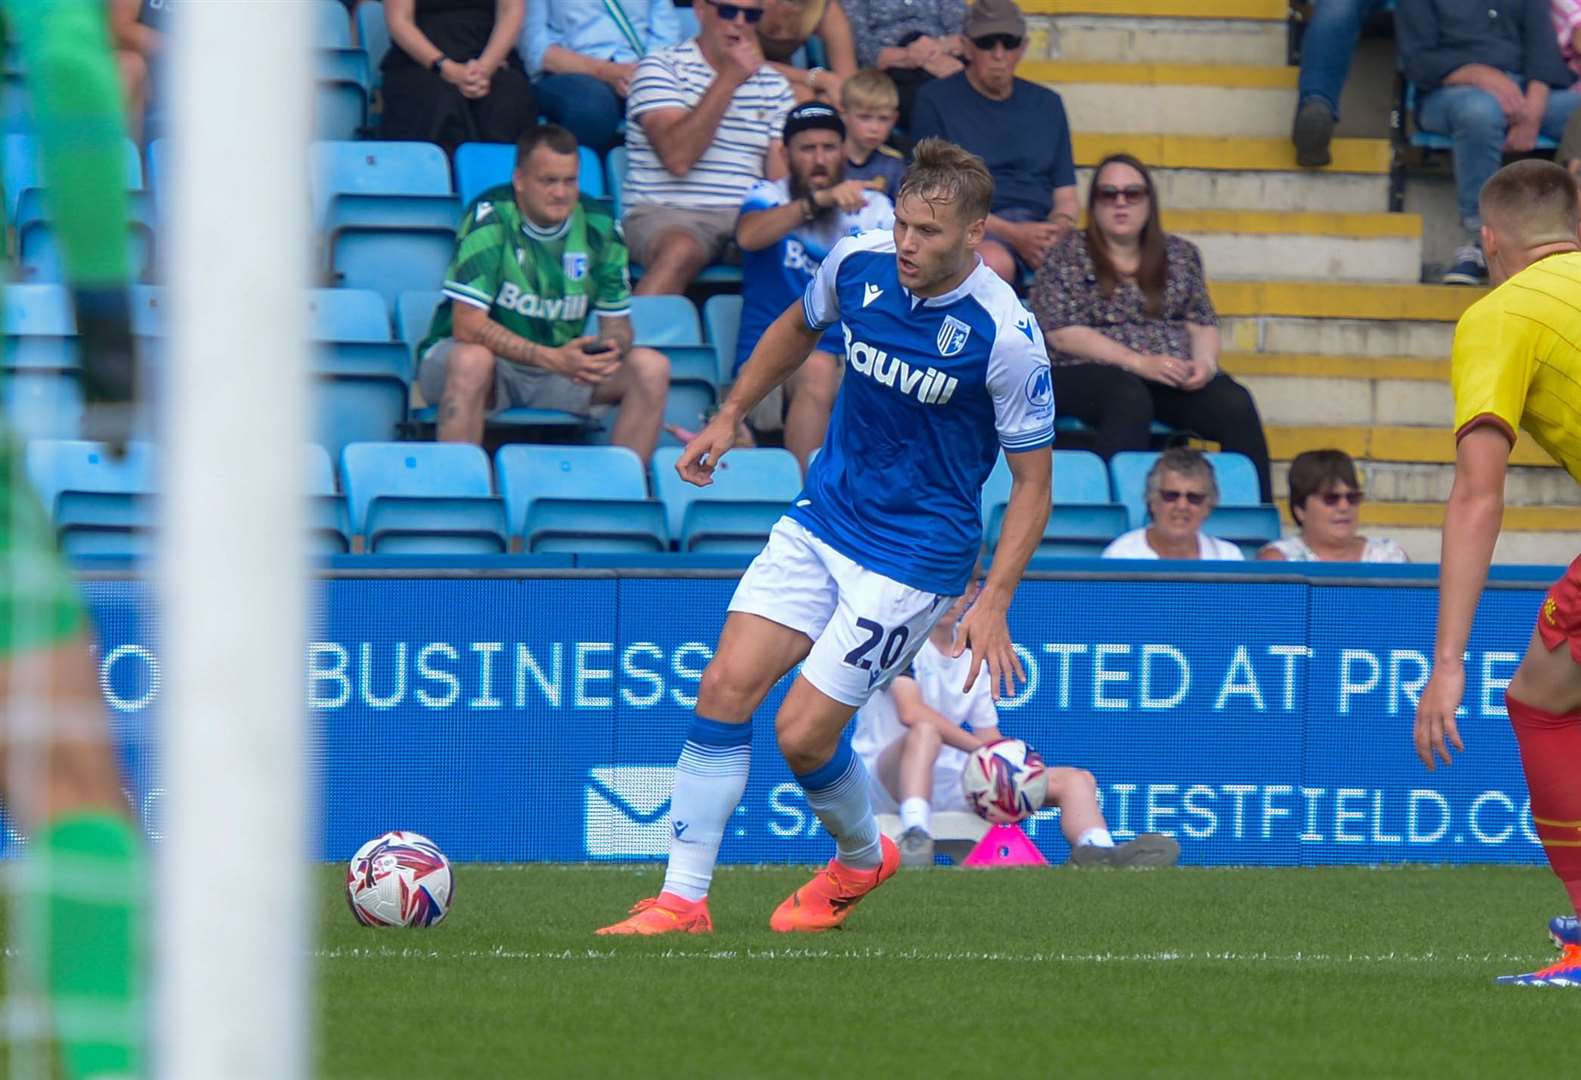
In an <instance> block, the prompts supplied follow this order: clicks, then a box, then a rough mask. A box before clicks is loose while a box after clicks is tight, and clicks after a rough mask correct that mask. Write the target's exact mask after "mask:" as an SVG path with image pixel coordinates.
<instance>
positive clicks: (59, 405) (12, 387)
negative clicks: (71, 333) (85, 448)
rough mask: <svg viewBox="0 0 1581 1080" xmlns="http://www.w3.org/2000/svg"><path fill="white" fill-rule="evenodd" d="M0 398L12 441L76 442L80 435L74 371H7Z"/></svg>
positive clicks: (78, 387)
mask: <svg viewBox="0 0 1581 1080" xmlns="http://www.w3.org/2000/svg"><path fill="white" fill-rule="evenodd" d="M0 395H3V396H4V399H5V412H6V419H7V420H8V422H9V423H10V425H11V435H12V437H14V438H17V439H20V440H22V441H24V442H26V441H29V440H32V439H75V438H76V437H77V436H78V435H80V434H81V432H82V383H81V380H80V379H79V378H78V377H77V374H76V372H75V371H73V370H67V369H65V368H61V369H57V370H46V369H40V368H31V369H18V370H8V371H7V372H6V373H5V376H4V378H0Z"/></svg>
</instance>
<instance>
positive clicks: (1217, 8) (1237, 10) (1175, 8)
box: [1021, 0, 1290, 22]
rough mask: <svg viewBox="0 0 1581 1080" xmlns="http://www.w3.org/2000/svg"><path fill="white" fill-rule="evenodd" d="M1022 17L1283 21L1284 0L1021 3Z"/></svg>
mask: <svg viewBox="0 0 1581 1080" xmlns="http://www.w3.org/2000/svg"><path fill="white" fill-rule="evenodd" d="M1021 11H1022V13H1023V14H1026V15H1103V16H1109V17H1112V18H1118V19H1251V20H1257V21H1261V22H1284V21H1285V19H1286V18H1287V17H1288V16H1289V14H1290V4H1289V2H1288V0H1023V2H1022V4H1021Z"/></svg>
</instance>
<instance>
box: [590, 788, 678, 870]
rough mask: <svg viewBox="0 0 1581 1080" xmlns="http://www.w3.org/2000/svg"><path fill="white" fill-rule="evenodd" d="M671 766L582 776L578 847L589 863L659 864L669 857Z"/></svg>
mask: <svg viewBox="0 0 1581 1080" xmlns="http://www.w3.org/2000/svg"><path fill="white" fill-rule="evenodd" d="M674 781H675V766H673V765H607V766H604V767H603V768H596V769H590V770H588V779H587V788H586V791H585V793H584V797H583V800H584V805H585V807H586V811H585V816H584V817H583V828H582V835H583V844H584V846H585V847H586V849H587V857H588V858H590V859H662V858H664V857H665V856H666V855H668V854H669V851H670V788H671V786H672V785H673V784H674Z"/></svg>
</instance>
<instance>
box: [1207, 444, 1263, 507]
mask: <svg viewBox="0 0 1581 1080" xmlns="http://www.w3.org/2000/svg"><path fill="white" fill-rule="evenodd" d="M1208 460H1209V461H1211V462H1213V475H1214V477H1215V478H1216V479H1217V480H1218V482H1219V505H1220V506H1257V505H1259V504H1261V503H1262V491H1261V490H1260V489H1259V488H1258V486H1257V466H1255V465H1253V464H1252V459H1251V458H1249V457H1247V456H1246V455H1245V454H1228V453H1225V452H1223V451H1219V450H1215V451H1211V452H1210V453H1209V454H1208Z"/></svg>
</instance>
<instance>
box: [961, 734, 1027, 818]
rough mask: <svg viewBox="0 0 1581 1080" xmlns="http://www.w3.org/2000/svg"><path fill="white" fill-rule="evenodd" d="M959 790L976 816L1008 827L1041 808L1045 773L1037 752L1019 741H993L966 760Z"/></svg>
mask: <svg viewBox="0 0 1581 1080" xmlns="http://www.w3.org/2000/svg"><path fill="white" fill-rule="evenodd" d="M961 790H962V791H963V792H965V793H966V801H967V802H969V803H970V804H971V806H972V809H973V810H976V811H977V816H978V817H981V818H985V819H987V820H988V821H991V822H993V823H994V824H995V825H1010V824H1013V823H1014V822H1017V821H1021V820H1023V819H1025V818H1029V817H1031V816H1032V815H1033V814H1035V813H1037V812H1038V809H1039V808H1040V807H1041V806H1042V805H1043V799H1044V798H1045V797H1046V796H1047V795H1048V790H1049V776H1048V770H1047V769H1045V768H1044V767H1043V759H1042V758H1041V757H1039V756H1038V752H1037V751H1036V750H1034V749H1032V748H1031V747H1030V746H1028V745H1027V744H1026V743H1024V742H1022V741H1021V740H1020V739H995V740H994V741H993V742H991V743H985V744H984V745H982V746H979V747H978V748H977V749H976V750H973V751H972V752H971V755H970V756H969V757H968V758H967V759H966V766H965V768H964V769H962V771H961Z"/></svg>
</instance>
